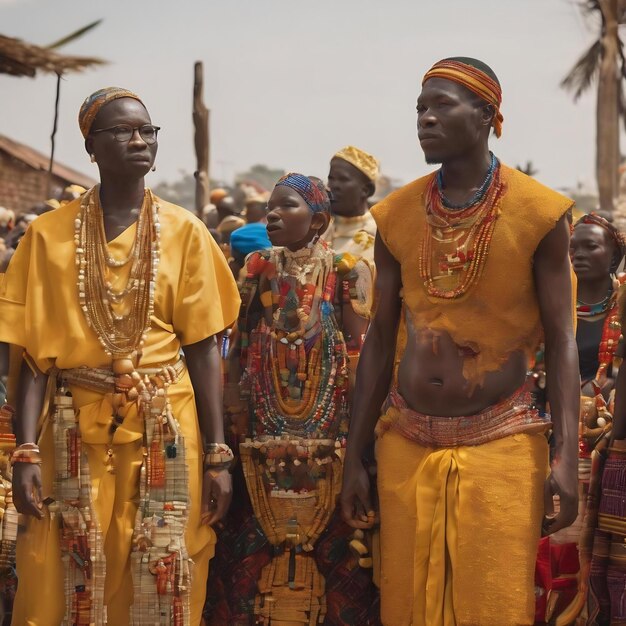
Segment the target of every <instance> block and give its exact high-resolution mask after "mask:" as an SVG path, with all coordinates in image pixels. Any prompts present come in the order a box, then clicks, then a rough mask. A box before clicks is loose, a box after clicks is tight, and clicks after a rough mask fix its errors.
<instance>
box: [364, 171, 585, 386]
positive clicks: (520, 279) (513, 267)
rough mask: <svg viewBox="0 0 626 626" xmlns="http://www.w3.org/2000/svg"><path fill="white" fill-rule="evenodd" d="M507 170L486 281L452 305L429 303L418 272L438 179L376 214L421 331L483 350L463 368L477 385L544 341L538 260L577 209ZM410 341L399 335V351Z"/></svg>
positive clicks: (400, 194) (410, 188) (416, 185)
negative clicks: (431, 187) (429, 191)
mask: <svg viewBox="0 0 626 626" xmlns="http://www.w3.org/2000/svg"><path fill="white" fill-rule="evenodd" d="M501 168H502V169H501V176H502V180H503V181H504V183H505V185H506V191H505V193H504V196H503V198H502V200H501V212H500V215H499V217H498V219H497V221H496V225H495V229H494V232H493V238H492V240H491V245H490V248H489V253H488V256H487V260H486V262H485V266H484V270H483V273H482V276H481V277H480V278H479V280H478V281H477V282H476V283H475V284H474V285H473V286H472V287H471V288H470V289H469V290H468V291H467V292H466V293H465V294H464V295H462V296H461V297H459V298H456V299H453V300H446V299H443V298H435V297H430V296H429V295H428V293H427V291H426V288H425V286H424V284H423V282H422V279H421V277H420V272H419V255H420V250H421V245H422V240H423V238H424V236H425V234H426V226H427V224H426V212H425V207H424V197H423V196H424V191H425V189H426V187H427V185H428V182H429V181H430V180H431V179H432V177H433V176H434V174H430V175H428V176H425V177H423V178H419V179H417V180H415V181H413V182H412V183H409V184H408V185H406V186H405V187H402V188H401V189H399V190H397V191H396V192H394V193H392V194H391V195H389V196H388V197H387V198H385V199H384V200H383V201H382V202H379V203H378V204H377V205H376V206H374V207H373V208H372V214H373V216H374V218H375V220H376V223H377V224H378V232H379V234H380V236H381V238H382V240H383V241H384V243H385V245H386V246H387V248H388V249H389V251H390V252H391V254H392V255H393V256H394V257H395V258H396V260H397V261H398V263H400V266H401V271H402V285H403V292H404V293H403V297H404V304H405V306H406V307H407V309H408V310H409V312H410V314H411V317H412V319H413V324H414V325H415V328H417V329H419V328H430V329H433V330H440V331H445V332H447V333H448V334H449V335H450V336H451V337H452V340H453V341H454V342H455V343H456V344H457V345H459V346H462V347H463V346H467V347H470V348H472V349H473V350H474V351H475V352H478V354H477V356H475V357H467V358H466V359H465V364H464V368H463V373H464V375H465V378H467V379H468V380H470V381H472V382H478V383H480V381H481V379H482V377H483V376H484V374H485V373H486V372H490V371H494V370H497V369H499V367H500V366H501V365H502V364H503V363H504V362H505V361H506V360H507V358H508V357H509V355H510V354H511V353H512V352H515V351H517V350H523V351H524V352H525V353H526V354H527V355H528V357H529V358H530V357H532V356H533V354H534V351H535V349H536V348H537V345H538V344H539V342H540V341H541V335H542V327H541V320H540V318H539V304H538V301H537V294H536V291H535V281H534V278H533V255H534V254H535V250H536V249H537V246H538V245H539V243H540V242H541V240H542V239H543V238H544V237H545V236H546V235H547V234H548V232H549V231H550V230H552V228H554V226H555V224H556V222H557V221H558V220H559V218H560V217H561V216H562V215H563V214H564V213H566V211H567V210H568V209H570V208H571V207H572V206H573V204H574V203H573V201H572V200H570V199H569V198H566V197H565V196H562V195H561V194H559V193H557V192H555V191H552V190H551V189H548V188H547V187H544V186H543V185H541V184H540V183H538V182H537V181H535V180H533V179H532V178H530V177H528V176H526V175H525V174H522V173H521V172H519V171H518V170H514V169H511V168H509V167H507V166H505V165H502V166H501ZM405 340H406V338H405V337H404V335H403V333H401V335H400V337H399V346H398V348H399V350H400V351H402V350H403V348H404V345H402V344H403V343H404V342H405Z"/></svg>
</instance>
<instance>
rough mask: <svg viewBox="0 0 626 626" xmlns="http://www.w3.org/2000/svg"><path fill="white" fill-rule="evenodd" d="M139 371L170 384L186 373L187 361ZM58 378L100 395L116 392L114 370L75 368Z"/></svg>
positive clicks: (60, 373)
mask: <svg viewBox="0 0 626 626" xmlns="http://www.w3.org/2000/svg"><path fill="white" fill-rule="evenodd" d="M137 371H138V372H139V374H141V375H142V376H148V377H150V378H151V377H153V376H158V377H159V378H162V379H163V380H164V381H166V382H168V383H175V382H177V381H178V380H179V379H180V377H181V375H182V374H183V372H184V371H185V361H184V360H183V359H178V361H176V362H175V363H172V364H170V365H161V366H160V367H141V368H138V369H137ZM58 377H59V379H60V381H61V382H62V383H65V384H68V385H76V386H77V387H82V388H83V389H88V390H89V391H95V392H98V393H112V392H113V391H114V390H115V374H114V373H113V372H112V370H109V369H105V368H93V367H75V368H72V369H66V370H59V372H58Z"/></svg>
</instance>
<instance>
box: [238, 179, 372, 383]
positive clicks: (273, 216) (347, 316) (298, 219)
mask: <svg viewBox="0 0 626 626" xmlns="http://www.w3.org/2000/svg"><path fill="white" fill-rule="evenodd" d="M267 206H268V209H269V213H268V214H267V233H268V236H269V239H270V241H271V242H272V245H274V246H281V247H286V248H288V249H289V250H291V251H293V252H295V251H296V250H300V249H302V248H304V247H306V246H307V244H309V243H310V242H311V241H313V240H314V239H316V238H318V237H319V235H320V234H322V233H323V232H324V231H325V230H326V228H327V227H328V223H329V221H330V215H329V214H328V213H325V212H318V213H313V212H312V211H311V209H310V208H309V206H308V205H307V203H306V202H305V201H304V200H303V199H302V196H300V194H299V193H297V192H296V191H294V190H293V189H291V188H290V187H285V186H283V185H279V186H277V187H274V191H273V192H272V195H271V196H270V199H269V201H268V203H267ZM251 320H252V324H251V325H255V324H256V322H257V320H258V316H251ZM268 323H271V320H268ZM367 324H368V320H366V319H364V318H361V317H359V316H358V315H356V314H355V313H354V311H353V310H352V306H351V305H350V304H347V305H343V308H342V326H343V332H344V335H345V336H346V337H353V338H357V339H358V338H360V337H361V336H362V335H363V334H364V333H365V331H366V330H367ZM239 377H240V372H239V349H238V347H237V349H234V350H232V351H231V353H230V374H229V379H230V380H231V382H232V381H237V380H239Z"/></svg>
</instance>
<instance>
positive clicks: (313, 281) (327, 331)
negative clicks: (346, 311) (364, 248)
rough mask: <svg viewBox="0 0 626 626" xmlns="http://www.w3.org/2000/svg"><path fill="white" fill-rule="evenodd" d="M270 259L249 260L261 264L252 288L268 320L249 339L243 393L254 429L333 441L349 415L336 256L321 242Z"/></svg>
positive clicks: (274, 252)
mask: <svg viewBox="0 0 626 626" xmlns="http://www.w3.org/2000/svg"><path fill="white" fill-rule="evenodd" d="M268 254H269V258H268V259H267V260H265V259H261V257H259V258H258V259H256V260H255V259H252V263H253V264H254V263H256V264H261V263H262V264H263V266H264V267H263V268H262V270H261V272H262V273H261V275H260V276H259V279H258V284H255V286H254V289H255V290H256V289H258V290H259V292H260V299H261V303H262V306H263V309H264V313H265V315H264V318H263V319H262V320H261V321H260V323H259V325H258V326H257V328H255V329H252V330H251V332H250V334H249V339H248V336H247V335H246V336H245V337H244V340H245V341H244V343H245V342H248V345H247V347H244V350H243V351H242V360H243V363H244V365H245V375H244V381H243V384H242V391H243V392H244V394H249V395H250V399H251V402H252V406H254V412H253V413H254V420H255V423H254V424H253V425H251V432H253V433H256V434H271V435H283V434H292V435H299V436H305V437H306V436H313V437H334V436H336V435H337V433H338V429H339V426H340V422H341V419H342V418H343V417H344V416H345V413H346V394H347V384H348V377H347V366H348V359H347V352H346V344H345V341H344V338H343V334H342V332H341V330H340V329H339V327H338V324H337V321H336V319H335V313H334V308H333V300H334V296H335V285H336V273H335V271H334V257H333V253H332V251H331V250H329V249H328V248H327V246H326V244H324V243H323V242H318V243H316V244H315V245H314V246H313V247H312V248H310V249H304V250H302V251H298V252H296V253H292V252H290V251H289V250H282V249H278V250H272V251H270V252H269V253H268ZM248 269H249V272H250V273H251V274H253V273H254V272H256V271H258V270H259V268H257V267H252V266H251V265H250V264H249V266H248ZM252 282H253V283H256V280H255V281H252ZM247 283H248V287H247V288H249V287H250V284H251V281H247ZM244 300H245V294H244ZM241 322H242V324H244V325H245V323H246V321H245V319H244V320H241Z"/></svg>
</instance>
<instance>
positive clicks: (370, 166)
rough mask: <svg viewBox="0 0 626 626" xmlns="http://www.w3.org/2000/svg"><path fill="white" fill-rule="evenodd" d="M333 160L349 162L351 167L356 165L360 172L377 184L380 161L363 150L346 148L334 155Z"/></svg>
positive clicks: (352, 147)
mask: <svg viewBox="0 0 626 626" xmlns="http://www.w3.org/2000/svg"><path fill="white" fill-rule="evenodd" d="M333 158H337V159H343V160H344V161H347V162H348V163H350V165H354V167H356V168H357V169H358V170H359V171H361V172H363V173H364V174H365V175H366V176H367V177H368V178H369V179H370V180H371V181H372V182H376V179H377V178H378V169H379V165H378V161H377V160H376V159H375V158H374V157H373V156H372V155H371V154H368V153H367V152H363V150H359V149H358V148H355V147H354V146H346V147H345V148H343V149H341V150H339V152H337V153H336V154H335V155H333Z"/></svg>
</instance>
